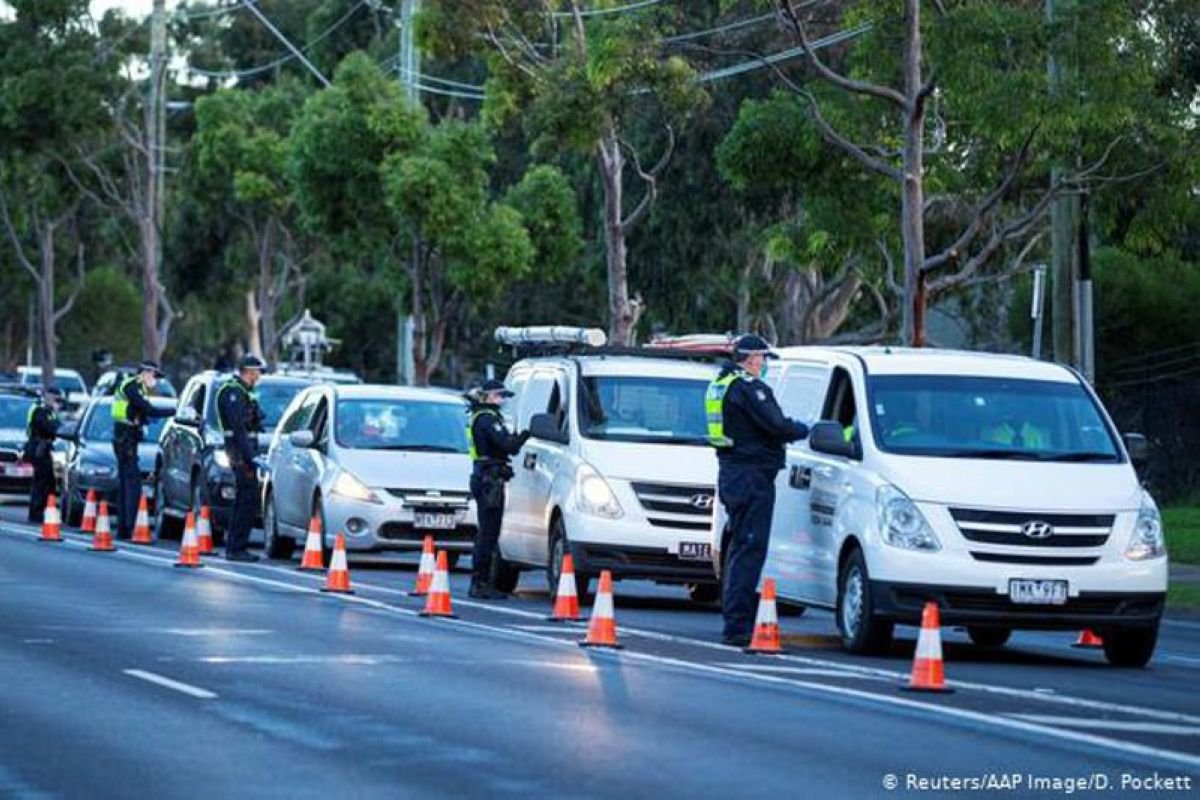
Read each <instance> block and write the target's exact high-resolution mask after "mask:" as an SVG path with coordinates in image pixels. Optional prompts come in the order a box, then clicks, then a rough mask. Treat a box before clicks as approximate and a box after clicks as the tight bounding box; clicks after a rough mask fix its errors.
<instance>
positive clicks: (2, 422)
mask: <svg viewBox="0 0 1200 800" xmlns="http://www.w3.org/2000/svg"><path fill="white" fill-rule="evenodd" d="M32 405H33V398H32V397H2V396H0V428H24V427H25V426H26V425H27V424H28V422H29V408H30V406H32Z"/></svg>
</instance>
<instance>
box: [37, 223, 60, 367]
mask: <svg viewBox="0 0 1200 800" xmlns="http://www.w3.org/2000/svg"><path fill="white" fill-rule="evenodd" d="M54 233H55V231H54V223H52V222H48V223H46V224H45V225H44V226H43V227H42V230H40V231H38V236H39V238H40V239H41V251H42V252H41V260H40V262H39V265H38V266H39V271H40V275H39V276H38V280H37V296H38V347H40V348H41V360H42V386H43V387H44V388H47V389H48V388H50V387H51V386H53V385H54V369H55V367H57V366H58V343H57V342H55V340H54Z"/></svg>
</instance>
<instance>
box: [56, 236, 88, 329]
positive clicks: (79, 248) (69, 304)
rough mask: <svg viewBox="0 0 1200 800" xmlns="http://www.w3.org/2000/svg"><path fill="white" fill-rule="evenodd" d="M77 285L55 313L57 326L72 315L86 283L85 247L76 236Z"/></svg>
mask: <svg viewBox="0 0 1200 800" xmlns="http://www.w3.org/2000/svg"><path fill="white" fill-rule="evenodd" d="M75 247H76V249H75V285H74V286H72V287H71V294H70V295H68V297H67V299H66V301H65V302H64V303H63V304H62V306H60V307H59V308H58V310H56V311H55V312H54V316H53V320H54V324H55V325H57V324H58V321H59V320H61V319H62V318H63V317H65V316H66V315H67V314H70V313H71V309H72V308H74V307H75V299H76V298H77V297H79V292H80V291H82V289H83V281H84V257H83V254H84V246H83V242H82V241H81V240H79V239H78V234H77V235H76V243H75Z"/></svg>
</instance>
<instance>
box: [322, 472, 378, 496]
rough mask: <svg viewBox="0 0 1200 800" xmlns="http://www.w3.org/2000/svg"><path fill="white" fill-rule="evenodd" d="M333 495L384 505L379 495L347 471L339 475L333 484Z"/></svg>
mask: <svg viewBox="0 0 1200 800" xmlns="http://www.w3.org/2000/svg"><path fill="white" fill-rule="evenodd" d="M333 493H334V494H336V495H337V496H339V497H345V498H347V499H350V500H359V501H361V502H363V503H383V501H382V500H380V499H379V496H378V495H376V494H375V493H374V492H372V491H371V490H370V489H368V488H367V485H366V484H365V483H363V482H362V481H360V480H359V479H358V478H356V477H354V476H353V475H351V474H350V473H349V472H347V471H346V470H342V471H341V472H340V473H338V476H337V479H336V480H335V481H334V482H333Z"/></svg>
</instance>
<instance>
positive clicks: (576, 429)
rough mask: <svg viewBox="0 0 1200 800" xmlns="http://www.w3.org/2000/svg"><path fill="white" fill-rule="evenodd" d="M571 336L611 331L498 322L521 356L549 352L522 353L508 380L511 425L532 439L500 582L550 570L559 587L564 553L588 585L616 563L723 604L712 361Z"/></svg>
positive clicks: (511, 500) (517, 481) (629, 573)
mask: <svg viewBox="0 0 1200 800" xmlns="http://www.w3.org/2000/svg"><path fill="white" fill-rule="evenodd" d="M505 331H507V332H508V333H507V334H505ZM576 333H578V334H580V336H579V339H578V341H579V342H587V341H589V340H590V341H592V342H596V341H602V340H603V333H602V332H600V331H579V329H562V328H556V329H548V328H547V329H501V331H498V332H497V335H498V338H500V339H501V340H502V341H506V342H508V343H511V344H518V345H519V352H520V351H523V352H524V353H525V354H528V353H529V352H530V350H533V351H534V352H540V353H542V354H541V355H535V356H532V357H526V358H522V359H521V360H519V361H518V362H517V363H515V364H514V365H513V366H512V368H511V369H510V370H509V372H508V376H507V378H506V380H505V383H506V385H507V386H508V388H509V389H511V390H512V391H513V392H514V393H515V396H514V397H513V398H511V399H510V400H509V401H508V404H507V406H506V409H505V412H506V415H507V416H508V417H509V422H510V424H511V425H513V426H514V428H515V429H516V430H525V429H529V430H531V431H532V432H533V438H531V439H530V440H529V441H528V442H527V443H526V444H525V447H524V448H523V449H522V450H521V452H520V453H519V454H517V455H516V456H515V457H514V458H513V463H512V466H513V470H514V472H515V476H514V478H513V479H512V481H510V482H509V484H508V493H507V501H506V505H505V510H504V523H503V526H502V528H501V533H500V556H501V558H500V559H499V565H500V568H499V570H498V576H497V582H496V584H497V587H498V588H500V589H501V590H503V591H512V589H513V588H514V587H515V586H516V584H517V580H518V578H519V574H520V572H521V571H522V570H526V569H545V570H546V572H547V582H548V585H549V587H550V591H551V593H553V592H555V591H556V588H557V585H558V576H559V572H560V569H561V565H562V558H563V554H564V553H567V552H569V553H571V555H572V558H573V560H574V562H575V574H576V582H577V589H578V591H579V593H580V595H583V594H584V593H585V592H586V589H587V587H588V583H589V581H590V580H591V578H593V577H595V576H597V575H599V573H600V571H601V570H610V571H611V572H612V574H613V578H615V579H621V578H640V579H648V580H653V581H657V582H661V583H674V584H685V585H687V586H688V588H689V590H690V592H691V595H692V597H693V598H694V599H697V600H702V601H712V600H715V599H716V598H717V586H716V577H715V576H714V575H713V571H712V567H711V552H710V543H709V530H710V528H711V526H712V508H713V500H714V495H715V485H716V477H717V462H716V456H715V454H714V451H713V450H712V448H711V447H709V445H708V442H707V439H706V433H707V428H706V420H705V416H704V393H705V391H706V390H707V388H708V384H709V382H710V381H711V380H712V379H713V378H714V377H715V376H716V374H717V371H718V368H717V366H716V364H715V363H714V362H713V361H712V360H709V359H706V358H705V357H704V356H703V355H698V354H692V355H691V356H683V355H681V356H679V357H670V353H667V352H663V351H661V350H660V351H656V350H653V349H649V348H646V349H640V350H623V351H615V350H610V349H605V348H602V347H595V346H591V345H587V344H574V345H572V344H570V342H573V341H576V340H575V334H576ZM585 333H586V334H591V337H590V339H589V337H588V336H585V335H583V334H585ZM597 335H598V336H597ZM539 337H540V338H539Z"/></svg>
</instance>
